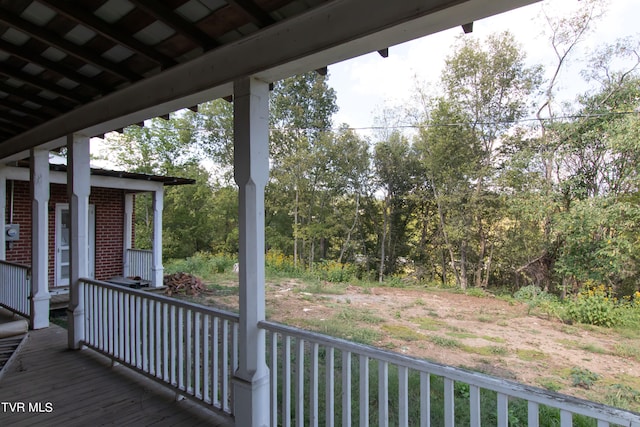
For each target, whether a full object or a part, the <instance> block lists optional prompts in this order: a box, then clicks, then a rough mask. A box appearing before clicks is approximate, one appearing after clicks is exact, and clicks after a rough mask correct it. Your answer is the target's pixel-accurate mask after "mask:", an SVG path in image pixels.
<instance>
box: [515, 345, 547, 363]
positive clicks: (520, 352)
mask: <svg viewBox="0 0 640 427" xmlns="http://www.w3.org/2000/svg"><path fill="white" fill-rule="evenodd" d="M516 355H517V356H518V359H520V360H524V361H525V362H533V361H536V360H544V359H546V358H547V357H548V356H547V355H546V354H545V353H543V352H541V351H540V350H529V349H521V348H519V349H517V350H516Z"/></svg>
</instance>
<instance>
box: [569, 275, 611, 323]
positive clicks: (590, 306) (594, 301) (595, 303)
mask: <svg viewBox="0 0 640 427" xmlns="http://www.w3.org/2000/svg"><path fill="white" fill-rule="evenodd" d="M610 292H611V290H610V289H609V288H606V287H605V286H604V285H597V286H594V285H591V286H586V287H585V289H583V291H582V292H580V293H579V294H578V295H577V296H576V298H575V299H573V300H571V301H569V302H568V303H567V311H566V314H567V316H568V319H569V320H571V321H574V322H578V323H585V324H588V325H595V326H605V327H608V328H610V327H612V326H615V325H616V324H617V323H618V316H617V313H616V311H617V310H616V306H617V300H616V298H614V297H611V294H610Z"/></svg>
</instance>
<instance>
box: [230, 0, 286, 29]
mask: <svg viewBox="0 0 640 427" xmlns="http://www.w3.org/2000/svg"><path fill="white" fill-rule="evenodd" d="M227 3H229V4H230V5H234V6H236V7H238V8H240V9H242V11H243V12H244V13H245V14H246V15H247V16H248V17H249V19H251V21H252V22H253V23H254V24H256V25H257V26H258V27H267V26H269V25H271V24H274V23H275V22H276V21H275V20H274V19H273V18H272V17H271V16H270V15H269V14H268V13H266V12H265V11H264V10H262V9H261V8H260V6H258V5H257V4H256V3H255V2H254V1H253V0H228V1H227Z"/></svg>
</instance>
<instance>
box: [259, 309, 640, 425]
mask: <svg viewBox="0 0 640 427" xmlns="http://www.w3.org/2000/svg"><path fill="white" fill-rule="evenodd" d="M260 326H261V327H262V328H263V329H265V330H267V331H268V334H267V336H268V340H267V342H268V346H267V347H268V348H267V360H268V363H269V368H270V371H271V373H270V375H271V425H272V426H278V425H282V426H285V427H286V426H290V425H296V426H303V425H304V426H307V425H309V426H318V425H321V426H333V425H343V426H352V425H360V426H368V425H380V426H388V425H398V426H408V425H420V426H446V427H454V426H462V425H470V426H480V425H483V426H484V425H497V426H499V427H506V426H508V425H528V426H530V427H537V426H561V427H571V426H573V425H574V424H573V422H574V418H575V421H576V422H577V421H578V420H577V419H578V418H583V419H586V420H587V423H588V424H579V425H593V426H594V427H595V426H597V427H606V426H613V425H622V426H633V427H638V426H640V414H635V413H631V412H627V411H623V410H619V409H616V408H612V407H609V406H605V405H600V404H596V403H593V402H588V401H584V400H581V399H577V398H573V397H570V396H565V395H560V394H558V393H552V392H549V391H546V390H542V389H539V388H535V387H529V386H525V385H523V384H519V383H515V382H512V381H507V380H501V379H498V378H493V377H489V376H487V375H483V374H479V373H475V372H470V371H466V370H462V369H457V368H453V367H449V366H444V365H440V364H437V363H431V362H427V361H424V360H420V359H415V358H412V357H407V356H403V355H401V354H397V353H392V352H388V351H384V350H379V349H376V348H373V347H369V346H365V345H360V344H356V343H353V342H349V341H345V340H341V339H337V338H332V337H328V336H324V335H320V334H317V333H313V332H308V331H303V330H300V329H296V328H291V327H288V326H284V325H280V324H277V323H273V322H261V323H260ZM336 396H341V397H338V398H336Z"/></svg>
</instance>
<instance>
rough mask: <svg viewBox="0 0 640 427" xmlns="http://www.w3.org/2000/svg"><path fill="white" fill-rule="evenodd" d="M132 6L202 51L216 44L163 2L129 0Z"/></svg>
mask: <svg viewBox="0 0 640 427" xmlns="http://www.w3.org/2000/svg"><path fill="white" fill-rule="evenodd" d="M130 1H131V2H132V3H133V4H135V5H136V6H138V7H139V8H140V9H143V10H144V11H145V12H147V13H148V14H149V15H152V16H154V17H155V18H156V19H158V20H159V21H162V22H164V23H165V24H167V25H168V26H170V27H171V28H173V29H174V30H175V31H177V32H178V33H179V34H182V35H183V36H184V37H186V38H188V39H189V40H191V41H192V42H194V43H196V44H197V45H200V46H201V47H202V48H203V49H204V50H209V49H211V48H213V47H216V46H217V43H216V42H215V41H214V40H213V39H212V38H211V37H209V36H208V35H207V34H206V33H205V32H204V31H202V30H200V29H199V28H198V27H196V25H195V24H194V23H192V22H189V21H187V20H185V19H184V18H182V17H181V16H180V15H178V14H177V13H175V12H174V11H173V10H172V9H171V8H169V7H167V6H165V4H164V3H163V2H158V1H155V0H130Z"/></svg>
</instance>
